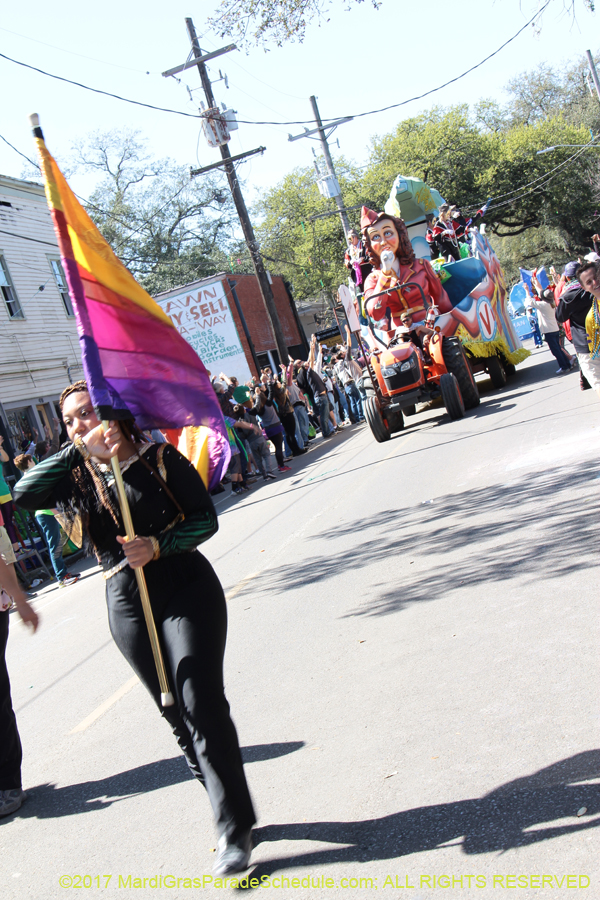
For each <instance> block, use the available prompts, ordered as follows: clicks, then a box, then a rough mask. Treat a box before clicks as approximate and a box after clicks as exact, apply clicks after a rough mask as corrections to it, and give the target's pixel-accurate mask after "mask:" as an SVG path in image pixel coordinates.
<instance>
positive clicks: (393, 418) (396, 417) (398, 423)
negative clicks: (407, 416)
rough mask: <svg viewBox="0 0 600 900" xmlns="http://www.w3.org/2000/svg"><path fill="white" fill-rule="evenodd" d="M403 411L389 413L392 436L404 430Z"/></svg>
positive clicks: (389, 427)
mask: <svg viewBox="0 0 600 900" xmlns="http://www.w3.org/2000/svg"><path fill="white" fill-rule="evenodd" d="M402 412H403V410H401V409H398V410H393V411H392V410H389V409H388V411H387V419H386V421H387V424H388V429H389V432H390V434H396V432H397V431H402V429H403V428H404V416H403V415H402Z"/></svg>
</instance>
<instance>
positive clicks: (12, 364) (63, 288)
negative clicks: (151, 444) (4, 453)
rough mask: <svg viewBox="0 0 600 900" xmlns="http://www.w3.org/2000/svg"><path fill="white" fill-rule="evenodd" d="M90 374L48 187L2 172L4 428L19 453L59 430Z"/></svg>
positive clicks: (0, 374) (0, 396)
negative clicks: (59, 408) (63, 402)
mask: <svg viewBox="0 0 600 900" xmlns="http://www.w3.org/2000/svg"><path fill="white" fill-rule="evenodd" d="M81 376H82V366H81V355H80V352H79V341H78V337H77V329H76V325H75V317H74V314H73V308H72V306H71V301H70V299H69V294H68V290H67V284H66V281H65V276H64V272H63V269H62V266H61V263H60V253H59V249H58V244H57V242H56V238H55V235H54V227H53V224H52V219H51V216H50V211H49V209H48V205H47V203H46V196H45V194H44V188H43V187H42V186H41V185H39V184H35V183H33V182H31V181H21V180H19V179H16V178H8V177H6V176H3V175H0V420H1V421H0V431H2V433H3V435H4V437H5V440H6V439H7V438H8V439H9V440H10V443H11V444H12V449H13V452H14V453H19V452H20V451H19V446H20V443H21V441H22V440H23V439H25V438H28V439H33V440H34V441H35V440H41V439H42V438H43V436H44V426H45V425H48V426H49V427H50V429H51V430H53V425H52V421H53V418H54V417H55V416H56V415H57V413H56V406H55V404H56V401H57V400H58V397H59V396H60V393H61V391H62V390H63V388H64V387H65V385H67V384H68V383H69V381H76V380H77V379H78V378H80V377H81Z"/></svg>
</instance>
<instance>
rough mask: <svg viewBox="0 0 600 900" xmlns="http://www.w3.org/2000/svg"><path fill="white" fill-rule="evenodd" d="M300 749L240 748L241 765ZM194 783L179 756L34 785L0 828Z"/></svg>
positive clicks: (291, 745) (295, 745) (292, 744)
mask: <svg viewBox="0 0 600 900" xmlns="http://www.w3.org/2000/svg"><path fill="white" fill-rule="evenodd" d="M302 747H304V741H284V742H280V743H273V744H253V745H251V746H248V747H242V756H243V758H244V762H245V763H253V762H265V761H266V760H269V759H277V758H279V757H280V756H285V755H286V754H288V753H294V752H295V751H296V750H301V749H302ZM190 780H194V776H193V775H192V773H191V772H190V770H189V768H188V766H187V763H186V761H185V759H184V757H183V756H173V757H171V758H169V759H159V760H156V761H155V762H151V763H146V764H145V765H143V766H136V768H135V769H126V770H125V771H124V772H118V773H117V774H116V775H109V776H108V777H107V778H99V779H98V780H97V781H82V782H79V783H78V784H68V785H65V786H64V787H58V786H57V785H55V784H48V783H46V784H38V785H35V787H31V788H27V801H26V802H25V803H24V805H23V806H22V807H21V809H20V810H19V811H18V812H17V813H15V814H14V815H13V816H8V817H6V818H2V819H0V826H1V825H2V824H4V823H8V822H10V821H12V820H13V819H15V818H21V819H60V818H62V817H63V816H76V815H80V814H81V813H89V812H96V810H99V809H105V808H106V807H107V806H111V805H112V804H113V803H120V802H122V801H123V800H129V799H130V798H131V797H135V796H136V795H137V794H148V793H150V792H151V791H158V790H161V789H162V788H166V787H172V786H173V785H176V784H182V783H183V782H184V781H190Z"/></svg>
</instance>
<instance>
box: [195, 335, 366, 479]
mask: <svg viewBox="0 0 600 900" xmlns="http://www.w3.org/2000/svg"><path fill="white" fill-rule="evenodd" d="M364 364H365V361H364V359H360V358H359V359H355V351H353V350H352V335H351V333H350V330H349V329H347V330H346V341H345V342H344V343H341V344H336V345H335V346H334V347H333V348H328V347H326V346H325V345H323V344H318V343H317V339H316V336H315V335H313V336H312V338H311V343H310V353H309V358H308V360H307V361H303V360H300V359H296V360H292V359H288V361H287V363H285V364H283V363H282V364H281V365H280V371H279V372H273V370H272V369H271V367H270V366H266V367H265V368H264V369H262V371H261V375H260V378H256V377H253V378H251V379H250V380H249V381H247V382H246V383H245V384H240V383H239V381H238V379H237V378H235V377H233V376H227V375H225V374H224V373H223V372H221V373H220V375H219V376H218V378H212V385H213V388H214V391H215V393H216V395H217V398H218V400H219V405H220V407H221V410H222V412H223V416H224V418H225V424H226V425H227V432H228V435H229V444H230V447H231V461H230V463H229V468H228V470H227V474H226V475H225V477H224V478H223V480H222V481H221V484H220V485H219V486H218V487H217V488H216V489H215V490H214V491H213V493H221V492H222V491H224V490H225V489H226V488H225V485H227V484H229V483H230V484H231V490H232V492H233V493H234V494H243V493H244V492H245V491H248V490H250V484H252V483H253V482H254V481H256V480H257V479H259V478H262V479H263V481H265V482H266V481H274V480H276V479H277V477H278V476H279V474H285V473H287V472H291V471H292V467H291V466H290V465H288V463H290V462H292V461H293V460H294V459H296V458H297V457H301V456H304V454H305V453H308V451H309V450H310V449H311V445H312V444H313V441H314V440H315V439H316V438H317V434H318V433H319V434H320V439H321V440H322V441H327V440H329V439H331V438H332V437H333V436H334V435H336V434H339V433H341V432H342V430H343V428H345V427H348V426H350V425H358V424H360V423H361V422H364V420H365V418H364V413H363V400H364V399H365V394H364V389H363V381H362V375H363V366H364ZM273 456H274V458H275V464H274V465H273Z"/></svg>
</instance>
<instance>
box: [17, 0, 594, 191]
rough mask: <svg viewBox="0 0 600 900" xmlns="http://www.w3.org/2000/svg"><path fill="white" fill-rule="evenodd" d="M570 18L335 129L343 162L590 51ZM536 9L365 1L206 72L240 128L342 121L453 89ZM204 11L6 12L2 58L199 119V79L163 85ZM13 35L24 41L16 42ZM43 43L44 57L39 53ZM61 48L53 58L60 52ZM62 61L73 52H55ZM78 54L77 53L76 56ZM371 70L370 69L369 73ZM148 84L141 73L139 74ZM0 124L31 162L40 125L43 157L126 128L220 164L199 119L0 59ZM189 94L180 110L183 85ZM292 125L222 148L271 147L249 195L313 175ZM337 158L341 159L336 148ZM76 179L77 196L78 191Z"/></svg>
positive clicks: (517, 1) (584, 16) (590, 29)
mask: <svg viewBox="0 0 600 900" xmlns="http://www.w3.org/2000/svg"><path fill="white" fill-rule="evenodd" d="M577 4H578V13H577V20H576V21H575V22H573V21H572V19H571V18H570V16H569V15H568V14H567V13H566V12H565V11H564V5H563V0H552V2H551V4H550V7H549V8H548V10H547V11H546V12H545V13H544V15H543V19H542V22H541V28H540V29H537V30H533V29H532V28H529V29H527V31H525V32H524V33H523V34H521V35H520V36H519V37H518V38H517V39H516V40H515V41H513V42H512V44H510V45H509V46H508V47H506V48H505V49H504V50H502V51H501V52H500V53H499V54H498V55H497V56H496V57H494V59H492V60H490V61H489V62H488V63H486V64H485V65H484V66H483V67H482V68H480V69H478V70H477V71H476V72H474V73H472V74H471V75H469V76H467V77H465V78H463V79H462V80H460V81H459V82H457V83H456V84H455V85H453V86H451V87H448V88H445V89H444V90H442V91H440V92H439V93H437V94H435V95H433V96H432V97H429V98H427V99H425V100H422V101H416V102H413V103H410V104H409V105H407V106H404V107H402V108H401V109H399V110H392V111H390V112H387V113H381V114H378V115H373V116H368V117H365V118H362V119H357V120H355V121H353V122H351V123H348V124H346V125H343V126H341V127H340V128H339V129H338V130H337V132H336V135H335V137H336V138H339V141H340V151H339V152H341V153H343V154H344V155H345V156H346V157H349V158H351V159H353V160H355V161H356V162H357V163H358V164H359V165H360V164H364V162H365V161H366V158H367V155H368V147H369V141H370V139H371V137H372V136H373V135H376V134H383V133H386V132H388V131H391V130H392V129H393V128H394V126H395V125H396V123H397V122H398V121H399V120H400V119H402V118H406V117H409V116H413V115H416V114H418V113H419V112H421V111H423V110H425V109H428V108H431V106H433V105H436V104H439V105H450V104H452V103H458V102H466V103H473V102H475V101H476V100H477V99H479V98H482V97H494V98H497V99H499V100H502V99H503V93H502V89H503V86H504V85H505V84H506V82H507V81H508V80H509V79H510V78H513V77H515V76H518V75H519V73H521V72H524V71H526V70H527V69H531V68H532V67H534V66H535V65H536V64H537V63H540V62H549V63H551V64H560V63H563V62H566V61H568V60H570V59H574V58H576V57H578V56H580V55H582V54H583V53H584V52H585V50H586V49H588V48H590V49H592V51H593V52H594V50H595V49H597V47H598V44H599V43H600V42H598V40H597V36H598V33H599V29H598V25H599V22H600V18H599V15H598V14H596V15H594V14H593V13H591V12H589V11H587V10H586V9H585V8H584V4H583V0H577ZM536 9H537V3H536V0H479V2H478V3H476V4H452V3H448V2H447V0H427V2H426V3H420V4H418V3H407V2H400V0H383V3H382V6H381V9H380V10H379V11H375V10H374V9H373V8H372V6H371V5H370V4H369V3H368V0H367V2H365V3H363V4H361V5H360V6H357V7H356V8H355V9H352V10H350V11H347V10H344V9H343V2H342V0H333V2H332V6H331V10H330V14H329V20H328V21H327V22H325V21H324V22H323V23H322V25H321V27H317V26H311V27H310V28H309V30H308V32H307V35H306V39H305V41H304V43H302V44H291V45H287V46H286V47H284V48H281V49H280V48H276V47H273V48H271V49H270V51H269V52H265V51H264V50H263V49H260V48H254V49H251V50H250V51H249V52H239V51H236V52H234V53H231V54H229V55H228V56H226V57H221V58H220V59H219V60H216V61H215V64H214V66H212V68H211V75H212V77H213V79H214V78H218V70H219V68H220V69H221V70H222V71H223V72H225V73H227V75H228V78H229V85H230V87H229V90H227V89H226V88H225V85H224V83H223V82H220V83H219V84H215V85H214V90H215V94H216V97H217V99H218V101H219V102H225V103H226V104H227V105H228V106H231V107H233V108H234V109H236V110H237V111H238V117H239V118H240V119H248V120H252V121H256V120H274V121H278V122H280V121H285V120H306V119H310V118H311V109H310V103H309V96H310V95H311V94H316V95H317V97H318V102H319V106H320V110H321V114H322V116H323V117H336V116H342V115H352V114H354V113H358V112H362V111H365V110H368V109H373V108H377V107H382V106H386V105H388V104H392V103H398V102H400V101H402V100H404V99H406V98H408V97H412V96H414V95H415V94H419V93H422V92H423V91H425V90H428V89H430V88H433V87H435V86H437V85H439V84H441V83H442V82H444V81H446V80H448V79H450V78H453V77H455V76H456V75H458V74H460V73H461V72H463V71H464V70H466V69H467V68H469V67H470V66H471V65H473V64H474V63H476V62H479V61H480V60H481V59H483V58H484V57H485V56H487V55H488V54H489V53H492V52H493V51H494V50H495V49H496V48H497V47H499V46H500V45H501V44H502V43H503V42H504V41H505V40H507V39H508V38H510V37H511V36H512V35H513V34H514V33H515V32H516V31H517V30H518V29H519V28H520V27H521V26H522V25H523V24H524V23H525V22H526V21H527V20H528V19H529V18H530V17H531V16H532V15H533V14H534V13H535V11H536ZM212 10H213V4H212V3H210V2H202V3H198V2H190V0H186V2H184V3H183V2H180V0H171V2H170V3H168V4H165V3H163V2H158V0H144V2H138V0H135V2H134V0H121V2H116V0H105V2H103V3H102V4H82V3H81V2H74V0H59V2H57V3H54V4H48V3H47V2H46V0H45V2H41V0H29V2H28V3H27V4H26V5H25V4H23V5H21V4H11V5H10V6H9V5H6V6H5V7H4V9H3V15H2V20H1V27H0V52H2V53H5V54H7V55H9V56H13V57H15V58H16V59H20V60H22V61H25V62H28V63H30V64H32V65H35V66H38V67H39V68H42V69H46V70H48V71H50V72H53V73H55V74H58V75H62V76H64V77H66V78H71V79H73V80H77V81H81V82H84V83H85V84H88V85H91V86H94V87H98V88H101V89H103V90H106V91H110V92H113V93H116V94H121V95H122V96H125V97H130V98H132V99H137V100H140V101H143V102H147V103H153V104H156V105H157V106H166V107H171V108H174V109H178V110H183V111H187V112H195V111H196V109H195V107H196V105H197V103H198V101H199V99H200V98H201V97H202V93H201V91H197V90H194V89H195V88H197V87H198V83H199V80H198V75H197V72H196V71H195V70H190V71H188V72H187V73H185V74H184V76H183V81H182V83H181V84H177V83H176V82H175V81H174V80H173V79H164V78H162V77H161V75H160V73H161V71H163V70H164V69H167V68H171V67H173V66H175V65H177V64H178V63H180V62H183V61H184V60H185V59H186V57H187V54H188V52H189V43H188V38H187V33H186V30H185V24H184V17H185V16H192V18H193V19H194V23H195V25H196V30H197V32H198V33H199V34H200V35H202V33H203V29H204V27H205V26H204V22H205V20H206V18H207V16H208V15H209V14H210V12H211V11H212ZM18 35H21V36H18ZM224 43H226V41H222V40H221V39H220V38H218V37H215V35H213V34H210V33H207V34H206V35H204V36H203V37H202V40H201V46H202V47H203V49H205V50H212V49H214V48H216V47H218V46H222V45H223V44H224ZM47 45H52V46H47ZM56 48H62V49H56ZM64 51H70V52H64ZM75 54H79V55H75ZM378 60H379V61H378ZM147 72H149V73H150V74H146V73H147ZM0 78H1V79H2V81H1V83H2V117H1V120H0V133H1V134H2V135H4V137H6V138H7V139H8V140H9V141H10V142H11V143H13V144H15V146H17V147H18V148H19V149H20V150H22V151H23V152H24V153H26V154H28V155H33V145H32V141H31V137H30V131H29V125H28V120H27V116H28V114H29V113H30V112H33V111H36V112H38V113H39V114H40V117H41V122H42V127H43V128H44V132H45V137H46V141H47V144H48V147H49V149H50V150H51V152H53V153H54V154H55V155H56V156H58V157H60V156H62V155H64V154H67V153H68V152H69V148H70V145H71V143H72V142H73V141H75V140H77V139H80V138H82V137H84V136H85V135H86V134H88V133H89V132H92V131H94V130H101V131H104V130H108V129H111V128H122V127H134V128H136V129H139V130H140V131H141V132H142V134H143V135H145V136H146V137H147V138H148V139H149V141H150V149H151V151H152V152H153V153H154V154H156V155H158V156H169V157H171V158H173V159H175V160H176V161H177V162H179V163H181V164H182V165H186V166H187V165H192V166H197V165H198V164H201V165H206V164H208V163H210V162H213V161H216V160H217V159H219V158H220V157H219V154H218V151H217V150H214V149H210V148H209V147H208V146H207V145H206V143H205V141H204V138H203V137H202V136H201V135H200V134H199V131H200V125H199V122H198V120H195V119H190V118H185V117H183V116H175V115H169V114H166V113H159V112H154V111H152V110H148V109H143V108H141V107H135V106H131V105H129V104H126V103H121V102H118V101H116V100H112V99H110V98H108V97H101V96H99V95H97V94H92V93H89V92H86V91H82V90H81V89H79V88H76V87H72V86H70V85H66V84H62V83H60V82H57V81H53V80H50V79H48V78H44V77H43V76H41V75H38V74H37V73H35V72H30V71H28V70H26V69H22V68H20V67H17V66H15V65H13V64H12V63H9V62H7V61H5V60H3V59H0ZM186 84H187V85H188V86H189V87H190V88H191V89H192V90H193V91H194V92H193V94H192V97H193V98H194V100H192V101H190V98H189V96H188V92H187V89H186V87H185V85H186ZM301 128H302V126H298V125H290V126H287V125H268V126H267V125H241V126H240V128H239V130H238V131H237V132H235V133H234V136H233V139H232V141H231V144H230V149H231V152H232V153H233V154H236V153H240V152H243V151H245V150H250V149H253V148H254V147H258V146H260V145H265V146H266V147H267V152H266V153H265V154H264V156H263V157H255V158H254V159H253V160H252V161H251V162H248V163H246V164H244V165H243V166H242V167H241V170H240V174H241V175H242V176H243V178H244V179H245V181H246V185H247V192H248V197H249V199H250V200H252V197H253V196H256V192H259V191H260V190H261V189H263V188H265V187H268V186H270V185H273V184H275V183H276V182H277V181H278V180H280V179H281V178H282V177H283V175H285V174H286V172H288V171H289V170H290V169H292V168H293V167H295V166H298V165H310V163H311V160H312V154H311V147H312V146H314V147H317V144H316V143H314V142H313V141H308V140H301V141H297V142H294V143H290V142H288V140H287V135H288V132H291V133H292V134H297V133H298V132H299V131H301ZM333 149H334V153H336V152H338V151H337V147H334V148H333ZM0 172H1V173H2V174H5V175H12V176H14V177H19V176H20V175H21V172H22V160H20V158H19V157H18V156H17V155H16V154H14V153H13V151H12V150H10V149H9V148H8V147H7V146H6V145H4V144H3V143H2V142H0ZM86 186H87V185H86V184H85V183H84V182H83V181H80V182H79V183H77V182H76V183H75V187H76V188H78V189H79V190H82V191H84V192H85V188H86Z"/></svg>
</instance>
